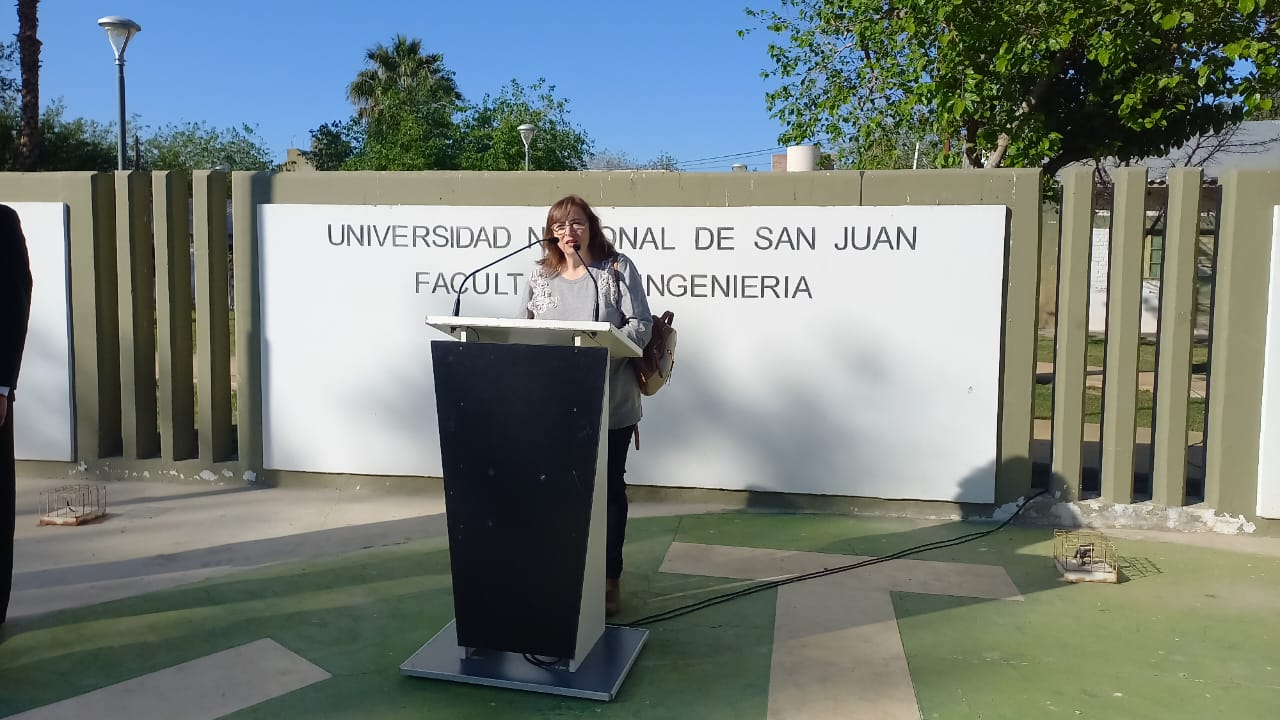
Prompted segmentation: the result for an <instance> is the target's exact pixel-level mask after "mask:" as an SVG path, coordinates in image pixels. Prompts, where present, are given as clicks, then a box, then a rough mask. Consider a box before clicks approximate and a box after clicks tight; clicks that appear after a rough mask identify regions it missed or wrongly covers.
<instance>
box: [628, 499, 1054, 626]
mask: <svg viewBox="0 0 1280 720" xmlns="http://www.w3.org/2000/svg"><path fill="white" fill-rule="evenodd" d="M1047 492H1049V491H1048V490H1040V491H1039V492H1037V493H1035V494H1034V495H1032V496H1031V497H1028V498H1027V499H1026V500H1023V501H1022V504H1021V505H1019V506H1018V508H1017V509H1016V510H1014V511H1013V514H1012V515H1010V516H1009V517H1008V518H1006V519H1005V520H1004V522H1002V523H1000V524H999V525H997V526H995V527H993V528H990V529H988V530H981V531H978V532H971V533H966V534H964V535H959V536H956V537H953V538H950V539H948V540H935V541H933V542H927V543H921V544H920V545H914V546H912V547H909V548H906V549H905V550H899V551H897V552H895V553H890V554H889V555H885V556H883V557H874V558H868V559H866V560H862V561H859V562H856V563H850V564H848V565H840V566H838V567H833V568H826V569H823V570H814V571H812V572H807V573H802V574H800V575H792V576H790V577H785V578H780V579H778V580H769V581H766V582H762V583H759V584H756V585H752V586H750V587H745V588H742V589H740V590H734V591H732V592H727V593H723V594H720V595H713V596H711V597H709V598H704V599H702V600H697V601H695V602H691V603H689V604H687V605H681V606H679V607H675V608H672V609H670V610H663V611H661V612H656V613H653V614H652V615H647V616H645V617H642V618H639V619H638V620H632V621H631V622H627V623H618V624H619V625H622V626H624V627H643V626H645V625H653V624H655V623H660V622H664V621H667V620H673V619H675V618H678V617H682V616H684V615H688V614H690V613H693V612H697V611H698V610H703V609H706V608H709V607H713V606H715V605H719V604H721V603H726V602H729V601H730V600H736V599H737V598H740V597H746V596H747V595H754V594H755V593H758V592H763V591H765V590H772V589H774V588H779V587H782V586H783V585H790V584H792V583H798V582H802V581H804V580H812V579H814V578H820V577H826V576H828V575H835V574H837V573H842V572H848V571H850V570H857V569H858V568H864V567H869V566H871V565H878V564H880V563H885V562H889V561H890V560H900V559H902V558H905V557H910V556H912V555H919V554H920V553H923V552H928V551H929V550H941V549H943V548H949V547H955V546H957V545H963V544H965V543H968V542H973V541H974V540H977V539H979V538H984V537H987V536H988V535H991V534H993V533H996V532H999V531H1000V530H1003V529H1004V528H1005V527H1007V526H1008V525H1009V523H1011V522H1013V521H1014V519H1015V518H1017V517H1018V515H1020V514H1021V513H1022V511H1023V509H1024V508H1026V507H1027V505H1030V504H1031V501H1032V500H1035V499H1036V498H1038V497H1040V496H1041V495H1044V494H1045V493H1047Z"/></svg>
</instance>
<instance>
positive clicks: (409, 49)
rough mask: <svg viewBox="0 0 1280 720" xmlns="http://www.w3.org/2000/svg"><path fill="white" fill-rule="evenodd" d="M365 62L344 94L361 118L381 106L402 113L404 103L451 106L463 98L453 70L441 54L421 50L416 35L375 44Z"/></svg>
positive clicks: (419, 105)
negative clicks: (362, 68)
mask: <svg viewBox="0 0 1280 720" xmlns="http://www.w3.org/2000/svg"><path fill="white" fill-rule="evenodd" d="M365 64H366V65H367V67H366V68H365V69H364V70H361V71H360V72H359V73H358V74H357V75H356V79H355V80H353V81H352V83H351V85H350V86H348V88H347V97H348V98H349V99H350V100H351V103H352V104H353V105H355V106H356V117H357V118H358V119H359V120H360V121H362V122H365V121H369V120H371V119H373V118H374V117H375V116H376V115H377V114H378V113H379V112H380V111H381V110H383V109H384V108H386V109H389V110H391V111H392V112H399V113H403V111H404V110H405V107H406V106H409V107H415V108H420V107H425V106H430V105H439V106H446V107H451V106H453V105H456V104H457V103H458V102H459V101H461V100H462V94H461V93H460V92H458V84H457V82H456V81H455V80H454V77H453V71H452V70H449V69H448V68H446V67H445V65H444V55H441V54H440V53H424V52H423V51H422V40H420V39H418V38H409V37H407V36H405V35H396V36H395V37H394V38H392V41H391V44H390V45H382V44H378V45H374V46H373V47H371V48H369V50H368V51H367V52H365Z"/></svg>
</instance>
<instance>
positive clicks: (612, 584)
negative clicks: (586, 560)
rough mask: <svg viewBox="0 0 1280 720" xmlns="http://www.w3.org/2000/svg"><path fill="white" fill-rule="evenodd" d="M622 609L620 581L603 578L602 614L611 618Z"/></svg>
mask: <svg viewBox="0 0 1280 720" xmlns="http://www.w3.org/2000/svg"><path fill="white" fill-rule="evenodd" d="M621 609H622V580H620V579H618V578H605V580H604V614H605V616H606V617H613V616H614V615H617V614H618V611H619V610H621Z"/></svg>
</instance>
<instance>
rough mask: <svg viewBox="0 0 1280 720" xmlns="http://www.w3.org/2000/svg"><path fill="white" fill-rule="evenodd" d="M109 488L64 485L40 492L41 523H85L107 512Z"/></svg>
mask: <svg viewBox="0 0 1280 720" xmlns="http://www.w3.org/2000/svg"><path fill="white" fill-rule="evenodd" d="M106 500H107V488H106V487H105V486H102V485H63V486H62V487H57V488H54V489H52V490H48V491H46V492H42V493H40V508H41V514H40V523H39V524H41V525H83V524H84V523H87V522H89V521H91V520H95V519H97V518H100V517H102V516H103V515H106V514H107V502H106Z"/></svg>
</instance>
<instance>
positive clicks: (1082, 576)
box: [1053, 530, 1120, 583]
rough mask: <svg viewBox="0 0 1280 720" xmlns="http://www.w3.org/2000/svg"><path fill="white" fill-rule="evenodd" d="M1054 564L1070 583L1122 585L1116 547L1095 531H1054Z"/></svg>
mask: <svg viewBox="0 0 1280 720" xmlns="http://www.w3.org/2000/svg"><path fill="white" fill-rule="evenodd" d="M1053 562H1054V564H1056V565H1057V566H1058V572H1060V573H1062V577H1063V579H1065V580H1067V581H1068V582H1108V583H1114V582H1119V581H1120V563H1119V558H1118V556H1117V555H1116V546H1115V543H1112V542H1111V541H1110V540H1107V539H1106V537H1105V536H1103V535H1102V533H1100V532H1097V531H1095V530H1054V531H1053Z"/></svg>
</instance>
